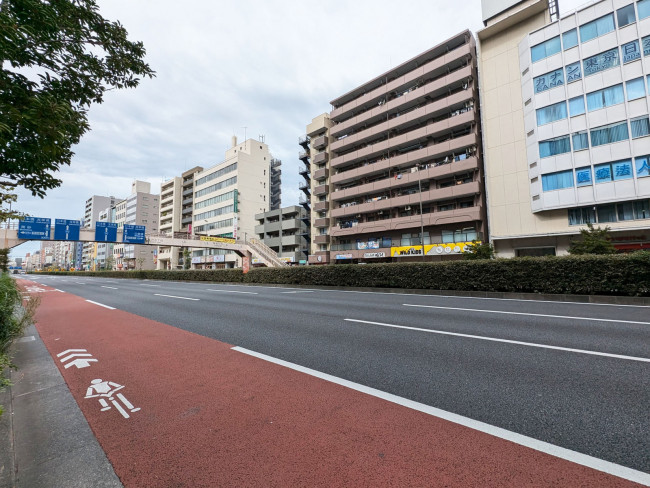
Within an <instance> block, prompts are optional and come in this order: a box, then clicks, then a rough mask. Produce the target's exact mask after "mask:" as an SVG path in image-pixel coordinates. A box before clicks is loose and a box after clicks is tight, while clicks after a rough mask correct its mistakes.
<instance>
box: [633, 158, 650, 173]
mask: <svg viewBox="0 0 650 488" xmlns="http://www.w3.org/2000/svg"><path fill="white" fill-rule="evenodd" d="M634 162H635V163H636V177H637V178H641V177H643V176H650V156H642V157H640V158H634Z"/></svg>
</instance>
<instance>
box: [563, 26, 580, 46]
mask: <svg viewBox="0 0 650 488" xmlns="http://www.w3.org/2000/svg"><path fill="white" fill-rule="evenodd" d="M562 44H563V45H564V49H571V48H572V47H575V46H577V45H578V30H577V29H571V30H570V31H566V32H564V33H563V34H562Z"/></svg>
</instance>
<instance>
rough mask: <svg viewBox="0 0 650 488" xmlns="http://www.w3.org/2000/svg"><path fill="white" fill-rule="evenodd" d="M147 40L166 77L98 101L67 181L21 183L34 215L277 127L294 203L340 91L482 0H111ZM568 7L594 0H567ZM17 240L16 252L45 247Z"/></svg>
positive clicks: (61, 210)
mask: <svg viewBox="0 0 650 488" xmlns="http://www.w3.org/2000/svg"><path fill="white" fill-rule="evenodd" d="M99 3H100V5H101V12H102V14H103V15H104V16H105V17H106V18H109V19H111V20H116V19H117V20H119V21H120V22H121V23H122V25H124V26H125V27H126V29H127V30H128V32H129V37H130V38H131V39H132V40H140V41H142V42H143V43H144V45H145V47H146V49H147V57H146V59H147V62H148V63H149V64H150V66H151V67H152V68H153V69H154V70H155V71H156V73H157V76H156V77H155V78H153V79H151V80H149V79H147V80H144V81H143V82H142V83H141V84H140V86H139V87H138V88H136V89H131V90H121V91H114V92H111V93H109V94H108V95H107V96H106V97H105V100H104V103H103V104H102V105H96V106H93V107H92V108H91V110H90V117H89V118H90V124H91V127H92V131H91V132H89V133H88V134H86V136H85V137H84V138H83V140H82V142H81V143H80V144H79V145H78V146H77V147H76V148H75V153H76V155H75V157H74V158H73V161H72V165H71V166H70V167H66V169H65V170H64V171H62V172H60V173H59V177H60V178H61V179H62V180H63V185H62V186H61V187H60V188H58V189H56V190H51V191H50V192H49V193H48V195H47V197H46V198H45V199H40V198H34V197H32V196H31V195H30V194H29V193H26V192H20V193H19V201H18V203H17V204H16V205H15V207H17V208H19V209H20V210H21V211H23V212H26V213H28V214H30V215H32V216H36V217H49V218H52V219H55V218H66V219H79V218H81V216H82V214H83V210H84V203H85V200H86V199H87V198H89V197H90V196H92V195H97V194H98V195H114V196H116V197H126V196H128V194H129V192H130V186H131V182H132V181H133V180H134V179H139V180H145V181H149V182H151V184H152V192H154V193H157V192H158V191H159V190H160V183H161V182H162V181H163V180H165V179H168V178H171V177H172V176H176V175H179V174H180V173H182V172H183V171H185V170H186V169H189V168H191V167H193V166H196V165H201V166H204V167H210V166H213V165H215V164H217V163H219V162H221V160H222V159H223V156H224V151H225V150H226V149H227V148H228V146H229V145H230V138H231V136H232V135H237V136H238V138H239V140H240V141H241V140H243V138H244V136H245V135H246V136H247V137H253V138H258V137H259V136H260V135H262V136H264V137H265V141H266V143H267V144H268V145H269V147H270V149H271V152H272V154H273V155H274V156H275V157H276V158H279V159H281V160H282V205H283V206H286V205H292V204H297V202H298V181H299V177H298V162H299V161H298V150H299V146H298V137H299V136H301V135H303V134H304V132H305V127H306V125H307V124H308V123H309V122H310V121H311V119H312V118H313V117H315V116H317V115H319V114H321V113H323V112H328V111H329V110H330V105H329V101H330V100H332V99H333V98H335V97H337V96H339V95H342V94H343V93H346V92H347V91H349V90H350V89H352V88H354V87H355V86H357V85H359V84H361V83H363V82H365V81H367V80H368V79H370V78H373V77H375V76H376V75H379V74H381V73H383V72H384V71H387V70H388V69H389V68H391V67H392V66H394V65H396V64H399V63H401V62H403V61H406V60H407V59H409V58H412V57H413V56H416V55H417V54H419V53H420V52H422V51H425V50H427V49H429V48H431V47H432V46H434V45H436V44H438V43H440V42H442V41H444V40H445V39H447V38H449V37H451V36H453V35H455V34H456V33H458V32H461V31H463V30H464V29H467V28H469V29H470V30H472V31H473V32H476V31H477V30H479V29H481V28H482V22H481V2H480V0H462V1H441V0H436V1H431V0H408V1H406V2H396V1H390V0H355V1H353V2H352V1H342V0H330V1H329V2H315V1H313V0H301V1H298V0H283V1H279V0H238V1H236V2H225V1H218V2H215V1H206V0H189V1H186V2H179V1H171V0H155V1H154V0H138V1H136V2H134V1H133V0H111V1H107V0H104V1H102V0H100V2H99ZM559 3H560V9H561V14H562V15H563V14H565V13H567V12H569V11H571V10H573V9H575V8H576V7H577V6H579V5H581V4H583V3H585V2H584V0H559ZM38 247H39V246H38V244H35V243H30V244H25V245H23V246H19V247H18V248H15V249H14V251H13V252H12V255H13V256H23V255H24V254H25V252H28V251H30V250H32V249H37V248H38Z"/></svg>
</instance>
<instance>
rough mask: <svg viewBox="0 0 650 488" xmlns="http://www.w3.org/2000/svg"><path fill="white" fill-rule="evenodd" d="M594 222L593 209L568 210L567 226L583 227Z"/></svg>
mask: <svg viewBox="0 0 650 488" xmlns="http://www.w3.org/2000/svg"><path fill="white" fill-rule="evenodd" d="M594 222H596V210H595V209H594V207H587V208H571V209H569V225H584V224H588V223H594Z"/></svg>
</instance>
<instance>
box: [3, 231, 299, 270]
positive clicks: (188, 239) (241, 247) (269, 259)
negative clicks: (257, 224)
mask: <svg viewBox="0 0 650 488" xmlns="http://www.w3.org/2000/svg"><path fill="white" fill-rule="evenodd" d="M52 229H54V228H53V227H52ZM50 235H51V236H52V235H54V231H53V230H52V232H51V233H50ZM30 240H34V239H19V238H18V229H7V228H5V229H1V230H0V244H1V245H0V247H2V248H5V249H7V248H9V249H11V248H13V247H16V246H18V245H20V244H23V243H25V242H28V241H30ZM39 241H41V242H43V241H54V239H52V238H50V239H43V240H40V239H39ZM75 242H106V241H97V240H96V239H95V229H94V228H82V229H80V230H79V240H78V241H75ZM110 243H111V244H127V245H129V244H130V243H124V242H122V230H118V231H117V239H116V240H115V241H111V242H110ZM138 245H141V246H162V247H167V246H174V247H192V248H202V249H224V250H227V251H232V252H234V253H236V254H238V255H239V256H241V257H243V258H246V257H247V258H248V262H249V263H252V257H253V256H254V257H256V258H258V259H259V262H260V263H261V264H264V265H265V266H267V267H269V268H276V267H282V266H287V263H285V262H284V261H282V260H280V258H279V257H278V255H277V253H276V252H275V251H273V249H271V248H270V247H268V246H267V245H266V244H264V243H263V242H261V241H260V240H258V239H245V240H235V239H223V238H218V237H210V236H196V235H192V234H178V233H176V234H174V236H169V235H166V234H148V235H145V242H144V244H138Z"/></svg>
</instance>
